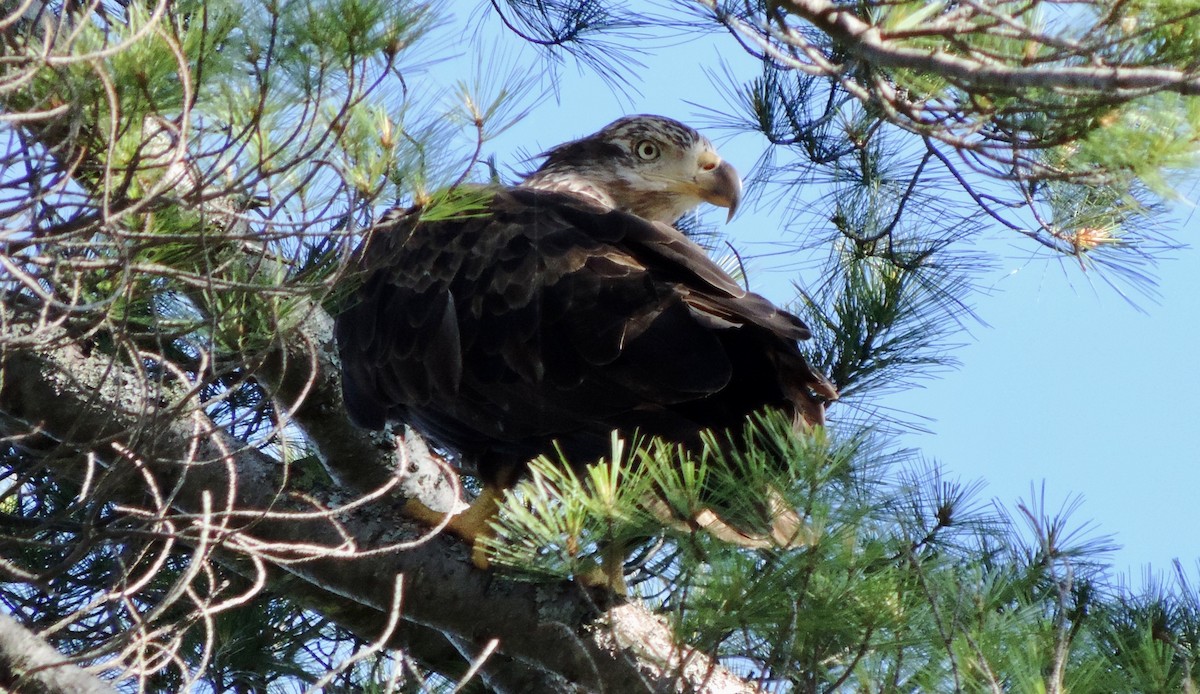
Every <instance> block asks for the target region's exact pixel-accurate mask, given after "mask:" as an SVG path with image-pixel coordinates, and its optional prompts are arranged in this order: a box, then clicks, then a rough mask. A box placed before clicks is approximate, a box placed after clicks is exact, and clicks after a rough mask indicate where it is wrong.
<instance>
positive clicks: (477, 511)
mask: <svg viewBox="0 0 1200 694" xmlns="http://www.w3.org/2000/svg"><path fill="white" fill-rule="evenodd" d="M503 495H504V490H503V489H501V488H500V487H497V486H493V485H490V484H485V485H484V486H483V491H482V492H480V494H479V496H478V497H477V498H476V499H475V501H473V502H471V505H470V506H468V507H467V508H466V509H465V510H463V511H461V512H459V513H456V514H454V515H453V516H452V517H451V518H450V522H449V523H447V524H446V528H445V529H446V530H448V531H450V532H451V533H454V534H455V535H457V536H458V537H460V538H462V539H463V540H466V541H467V542H468V543H470V545H471V563H472V564H474V565H475V566H476V567H478V568H480V569H486V568H488V567H489V566H490V565H491V562H490V561H489V560H488V558H487V552H486V551H485V550H484V548H483V540H484V539H485V538H488V537H491V536H492V535H494V534H495V531H494V530H492V526H491V522H492V520H493V519H495V517H496V514H497V512H498V511H499V509H500V499H501V498H502V497H503ZM404 515H406V516H408V517H409V518H412V519H413V520H415V521H417V522H419V523H424V524H425V525H429V526H433V527H437V526H438V525H441V524H442V522H443V521H445V519H446V514H445V513H443V512H441V511H434V510H433V509H431V508H429V507H428V506H426V505H425V504H423V503H421V502H420V501H418V500H416V499H409V500H408V501H407V502H406V503H405V504H404Z"/></svg>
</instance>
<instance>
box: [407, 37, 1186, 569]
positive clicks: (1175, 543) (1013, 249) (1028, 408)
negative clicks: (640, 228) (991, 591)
mask: <svg viewBox="0 0 1200 694" xmlns="http://www.w3.org/2000/svg"><path fill="white" fill-rule="evenodd" d="M464 19H465V18H464V17H459V18H457V20H456V21H459V22H461V21H463V20H464ZM494 24H495V21H494V20H490V21H487V22H486V23H485V27H486V28H485V30H483V31H481V32H480V33H479V34H478V36H477V37H476V38H479V37H482V39H481V41H482V45H484V46H491V45H493V41H492V39H490V38H489V37H494V36H495V33H494V29H495V27H494V26H492V25H494ZM442 31H443V33H444V34H445V36H446V37H447V39H446V40H451V39H453V40H454V41H460V40H459V39H458V38H457V37H458V36H461V34H460V33H459V32H461V24H458V26H454V24H453V23H451V24H450V25H447V26H446V27H444V29H443V30H442ZM438 37H439V35H437V34H435V36H434V38H435V40H437V39H438ZM445 45H447V46H450V47H448V48H446V49H445V50H446V51H447V55H449V56H450V59H449V60H448V61H447V62H445V63H444V64H442V65H439V66H437V67H435V68H434V69H432V70H431V71H430V73H429V74H428V75H427V80H428V85H429V87H430V88H435V89H436V88H437V86H438V85H439V84H440V86H441V88H443V89H446V90H450V89H452V86H453V85H452V84H451V82H452V81H453V80H454V79H458V78H461V75H462V74H463V71H464V70H466V71H467V74H470V72H471V71H472V70H474V69H475V68H474V67H473V65H474V61H475V58H474V57H473V56H477V55H479V54H480V53H479V52H478V51H480V50H481V49H480V48H479V44H468V43H462V42H461V41H460V42H458V43H448V44H445ZM496 45H505V46H506V48H505V49H504V51H502V52H500V53H493V52H491V49H490V48H485V49H482V52H483V53H484V54H488V53H491V57H492V59H493V60H496V61H497V62H498V63H500V64H510V65H523V66H525V68H526V69H528V67H529V66H530V65H537V63H536V62H535V61H534V60H531V59H530V55H531V54H530V53H528V52H517V51H516V50H513V49H512V48H511V44H496ZM453 50H463V51H464V53H463V55H462V56H459V57H455V56H454V54H453V53H450V51H453ZM722 59H724V61H726V62H727V63H728V64H729V65H730V66H731V67H732V69H733V71H734V73H735V74H738V75H741V76H743V77H747V76H753V74H755V72H756V70H757V68H756V64H755V63H754V62H753V61H751V60H749V59H747V58H746V57H745V56H744V55H743V54H741V53H740V50H739V49H738V48H737V46H736V44H735V43H734V42H732V41H731V40H730V39H729V38H728V37H727V36H714V37H710V38H708V39H704V40H701V41H696V42H691V43H688V44H679V45H674V46H667V47H664V48H662V49H659V50H655V51H654V52H652V53H648V54H646V55H643V56H640V60H641V62H642V63H643V64H644V66H645V67H644V68H643V69H642V70H640V71H639V72H640V74H641V75H643V79H642V80H641V81H640V82H634V83H633V84H632V87H633V88H634V89H636V90H637V91H636V92H633V91H629V92H627V93H624V94H622V93H620V92H617V91H614V90H613V89H612V87H611V86H610V85H609V84H607V83H606V82H604V81H603V80H601V79H600V78H598V77H597V76H596V75H594V74H592V73H590V72H588V71H587V70H578V69H577V68H576V67H575V66H574V65H572V64H571V63H567V64H566V65H564V66H562V69H561V77H562V79H561V80H560V82H559V88H558V89H557V93H556V94H554V93H551V94H550V95H549V96H548V97H547V98H546V99H544V100H543V101H541V102H540V103H539V104H538V105H536V106H534V107H533V108H532V109H531V110H530V111H529V114H528V115H527V116H526V117H525V118H523V119H522V120H521V121H520V122H519V123H517V124H516V125H515V126H514V127H513V128H511V129H510V130H508V131H507V132H505V133H504V134H503V135H502V136H500V137H497V138H496V139H494V140H493V141H491V142H489V143H488V144H487V146H486V147H485V149H484V153H485V156H486V155H488V154H494V155H495V156H496V159H497V162H498V163H499V164H500V165H501V166H502V167H504V166H508V167H513V168H516V169H518V170H521V169H526V168H528V165H526V164H523V163H522V162H521V161H519V158H520V157H521V156H522V155H525V154H532V153H536V152H540V151H542V150H544V149H546V148H548V147H550V146H552V145H554V144H557V143H559V142H563V141H565V140H568V139H572V138H575V137H579V136H582V135H586V134H589V133H591V132H594V131H595V130H598V129H599V128H600V127H602V126H603V125H605V124H607V123H608V122H610V121H611V120H613V119H615V118H618V117H620V116H622V115H627V114H630V113H657V114H661V115H666V116H671V117H674V118H678V119H680V120H683V121H685V122H688V123H691V124H693V125H701V124H703V123H705V122H706V120H708V119H710V118H711V117H710V116H708V115H707V114H706V113H705V107H715V108H718V109H724V110H726V111H728V110H730V108H729V107H728V105H727V104H726V103H725V101H724V97H722V96H721V94H720V93H719V91H718V90H717V89H716V88H715V87H714V86H713V83H712V81H711V79H710V77H709V76H708V75H709V73H712V74H720V73H721V71H722V70H723V68H722ZM485 72H489V71H486V70H485ZM490 72H492V73H493V74H505V71H504V70H503V69H499V70H491V71H490ZM540 87H541V88H543V89H545V88H547V87H549V80H548V75H547V76H544V77H543V83H542V84H541V85H540ZM708 134H709V135H710V136H713V138H714V140H716V141H717V143H718V148H719V150H720V151H721V154H722V155H723V156H724V158H725V159H727V160H729V161H730V162H732V163H733V164H734V165H735V166H736V167H738V170H739V171H740V172H742V175H743V176H748V175H749V174H751V173H752V172H751V168H752V165H753V164H754V162H755V161H756V160H757V159H758V157H759V156H760V154H761V153H762V151H763V150H764V149H765V148H766V147H767V146H768V145H767V144H766V142H765V140H763V139H762V138H761V137H755V136H753V135H742V136H738V137H734V138H732V139H726V138H724V137H722V135H723V133H720V132H715V131H709V132H708ZM1185 192H1188V193H1191V194H1192V195H1193V197H1194V195H1195V194H1196V193H1198V192H1200V189H1192V190H1190V191H1185ZM1177 212H1178V214H1177V215H1176V217H1175V219H1174V220H1173V221H1172V225H1171V226H1170V228H1171V229H1172V230H1173V231H1172V233H1173V234H1174V235H1175V237H1176V238H1177V239H1179V240H1180V241H1183V242H1188V241H1189V240H1190V238H1189V237H1190V234H1189V233H1188V231H1189V229H1188V227H1189V226H1195V220H1194V219H1193V220H1191V221H1190V223H1189V221H1188V219H1187V215H1189V214H1190V212H1191V210H1190V207H1189V206H1188V205H1186V204H1180V205H1178V207H1177ZM718 214H719V216H720V217H721V218H723V216H724V215H723V211H721V212H720V213H718V212H716V211H713V214H712V215H710V218H709V221H711V222H713V223H717V222H718V221H719V219H718V216H716V215H718ZM786 218H787V215H786V211H785V210H784V209H783V208H782V207H771V206H769V205H759V206H758V207H757V209H756V208H754V207H750V208H748V209H744V210H743V211H741V212H739V214H738V216H737V217H736V218H735V219H734V220H733V221H732V222H731V223H730V224H729V225H727V226H725V227H724V228H723V230H724V232H725V233H726V234H727V235H728V236H729V238H730V241H731V242H732V243H733V244H734V245H735V246H736V247H738V249H739V250H740V251H742V252H743V253H745V254H747V256H748V258H749V261H748V263H749V268H750V271H751V273H752V274H751V278H752V282H753V284H754V288H755V289H756V290H757V291H760V292H763V293H765V294H767V295H768V296H769V297H770V298H772V299H773V300H775V301H776V302H779V303H786V302H788V301H790V300H792V299H793V298H794V293H793V292H792V291H791V290H790V286H791V283H792V282H793V281H795V282H799V283H800V284H802V285H803V284H805V283H806V282H815V278H812V277H806V276H805V274H804V273H803V272H801V273H800V274H799V275H797V274H796V273H795V272H794V271H792V272H784V271H780V270H771V269H770V267H771V266H772V265H777V264H778V263H777V261H775V260H772V261H771V262H767V261H765V260H764V261H756V260H755V259H754V257H755V256H756V255H758V254H759V253H761V252H766V251H770V250H778V249H779V248H778V247H774V246H773V244H785V245H787V244H791V243H794V237H793V236H792V233H791V232H788V231H786V230H785V229H784V224H783V222H784V220H785V219H786ZM991 236H992V237H993V239H992V240H990V241H988V242H986V244H984V245H983V246H982V247H983V248H985V249H986V250H988V251H990V252H992V253H993V254H994V261H995V269H994V270H992V271H990V272H987V273H985V274H984V275H983V276H982V277H980V278H979V282H980V284H982V285H983V286H985V287H989V288H991V289H992V291H991V292H989V293H988V294H983V295H978V296H976V297H974V299H973V302H972V303H973V305H974V308H975V309H976V312H977V314H978V315H979V317H980V318H981V319H982V320H983V321H985V322H986V325H983V324H972V325H968V328H969V334H967V335H963V336H962V341H963V342H966V343H967V344H966V346H965V347H963V348H961V349H958V350H957V351H956V352H955V354H954V356H956V357H957V358H958V359H959V360H960V361H961V362H962V365H961V367H960V368H958V369H957V370H954V371H950V372H946V373H944V374H942V375H941V377H940V378H937V379H936V380H931V381H927V382H925V383H924V384H923V387H920V388H915V389H910V390H908V391H905V392H902V393H899V394H896V395H890V396H888V397H887V399H886V400H885V401H884V402H883V403H881V404H883V405H885V406H887V407H894V408H898V409H900V410H904V411H906V412H911V413H913V414H916V415H920V416H921V417H927V418H929V421H928V422H927V423H926V426H927V428H928V429H929V430H930V432H931V433H928V434H908V435H905V436H904V437H903V438H902V439H901V440H899V441H897V445H899V446H911V447H916V448H919V449H920V450H921V452H922V454H923V455H924V456H925V457H926V458H928V459H931V460H936V461H937V462H938V463H940V464H941V465H942V466H943V468H944V470H945V471H946V473H947V476H948V477H949V478H951V479H954V478H958V479H961V480H963V481H973V480H977V479H978V480H982V481H983V482H984V483H985V485H986V486H985V487H984V489H983V491H982V496H983V498H984V499H985V500H990V499H995V500H997V501H998V502H1000V503H1002V504H1004V505H1005V506H1006V507H1008V508H1010V509H1012V508H1015V505H1016V502H1017V501H1018V499H1026V500H1028V499H1030V496H1031V490H1033V489H1035V488H1036V489H1037V490H1039V491H1040V489H1041V488H1042V486H1043V484H1044V488H1045V491H1046V507H1047V509H1050V510H1053V509H1057V508H1058V507H1059V506H1060V505H1062V504H1063V503H1064V502H1066V501H1067V500H1069V499H1071V498H1073V497H1075V496H1079V497H1081V498H1082V501H1083V504H1082V507H1081V508H1080V509H1079V510H1078V511H1077V512H1076V514H1074V515H1073V516H1072V518H1073V519H1074V521H1075V523H1076V525H1078V524H1081V523H1085V522H1087V521H1089V520H1090V521H1094V523H1095V527H1096V529H1095V531H1094V532H1095V533H1096V534H1108V535H1112V536H1113V538H1114V539H1115V541H1116V542H1117V543H1118V544H1120V545H1121V546H1122V548H1121V549H1120V550H1119V551H1118V552H1116V553H1115V554H1114V555H1113V556H1112V560H1113V568H1114V569H1115V570H1116V571H1118V572H1122V573H1125V574H1127V575H1130V576H1131V577H1132V578H1133V579H1134V581H1135V582H1140V577H1141V576H1142V574H1143V572H1144V570H1145V568H1146V567H1147V566H1150V567H1152V568H1153V569H1154V570H1156V571H1166V570H1169V569H1170V562H1171V561H1172V560H1173V559H1176V558H1178V559H1179V560H1180V561H1182V563H1183V565H1184V567H1185V568H1186V569H1188V570H1189V571H1191V572H1192V573H1195V571H1196V570H1197V565H1196V562H1197V559H1198V558H1200V464H1198V463H1200V453H1198V452H1197V450H1196V439H1197V438H1200V427H1196V426H1195V425H1194V424H1193V421H1192V420H1193V418H1194V417H1195V416H1196V413H1198V412H1200V369H1198V368H1197V363H1196V358H1195V356H1194V354H1193V349H1194V347H1193V345H1194V344H1195V343H1196V342H1197V338H1198V334H1197V333H1198V331H1200V325H1197V323H1198V321H1197V316H1198V311H1197V309H1196V303H1195V302H1196V299H1195V298H1194V296H1195V295H1196V294H1198V293H1200V258H1197V255H1196V253H1195V252H1193V251H1191V250H1186V249H1185V250H1182V251H1179V252H1177V253H1175V254H1174V257H1173V259H1171V260H1168V261H1165V262H1163V263H1162V264H1161V265H1160V266H1159V267H1158V268H1157V274H1158V276H1159V279H1160V283H1159V289H1160V291H1161V298H1159V299H1158V300H1157V301H1152V300H1149V299H1143V300H1140V302H1139V304H1140V306H1141V309H1142V312H1139V311H1138V310H1136V309H1134V308H1133V307H1131V306H1130V305H1129V304H1128V303H1126V302H1125V301H1124V300H1122V299H1121V298H1120V297H1119V296H1118V295H1117V294H1116V293H1115V292H1114V291H1113V290H1112V289H1110V288H1109V287H1108V286H1107V285H1106V284H1105V282H1104V281H1103V280H1101V279H1099V278H1098V277H1096V276H1095V275H1094V273H1085V272H1082V271H1081V270H1080V269H1079V266H1078V265H1077V264H1075V263H1073V262H1072V261H1071V260H1070V259H1065V260H1058V259H1054V258H1050V257H1048V256H1047V255H1046V254H1045V253H1042V252H1040V251H1039V249H1037V248H1034V247H1032V244H1030V243H1029V242H1027V241H1024V240H1023V239H1021V238H1018V237H1016V236H1015V235H1013V236H1011V237H1008V236H1005V235H1004V234H1000V233H997V234H992V235H991Z"/></svg>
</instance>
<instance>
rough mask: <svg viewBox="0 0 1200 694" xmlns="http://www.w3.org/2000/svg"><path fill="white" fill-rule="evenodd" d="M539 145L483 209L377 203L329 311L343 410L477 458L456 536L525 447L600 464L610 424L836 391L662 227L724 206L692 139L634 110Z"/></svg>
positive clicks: (800, 419) (737, 414) (730, 196)
mask: <svg viewBox="0 0 1200 694" xmlns="http://www.w3.org/2000/svg"><path fill="white" fill-rule="evenodd" d="M543 156H544V157H545V161H544V163H543V164H542V165H541V167H540V168H538V169H537V170H536V171H535V172H534V173H532V174H531V175H529V176H528V177H527V178H526V179H525V180H524V181H523V182H521V183H520V184H518V185H516V186H511V187H502V188H497V189H495V190H494V192H493V191H489V192H488V194H487V195H488V196H490V197H487V198H486V203H485V205H484V208H483V209H482V211H480V210H475V211H473V212H471V213H469V214H463V215H461V216H452V217H451V218H448V219H446V218H438V219H422V210H421V209H419V208H412V209H409V210H404V211H396V212H393V213H391V214H390V215H389V216H388V217H387V218H386V219H385V221H384V223H382V224H380V225H378V226H376V227H375V228H374V229H373V231H372V233H371V234H370V235H369V236H368V238H367V239H366V240H365V241H364V242H363V244H362V245H361V246H360V247H359V248H358V249H357V250H356V251H355V253H356V258H355V262H356V263H357V264H358V266H359V269H360V270H361V271H362V275H361V276H362V277H364V278H365V279H364V280H363V283H362V284H361V286H360V287H358V288H357V289H356V290H355V291H354V293H353V295H352V296H351V298H350V300H349V301H348V303H347V307H346V308H345V310H344V311H342V312H341V314H340V315H339V316H338V318H337V323H336V336H337V341H338V345H339V349H340V353H341V362H342V377H343V389H344V394H345V403H346V408H347V410H348V411H349V414H350V416H351V417H352V418H353V419H354V421H356V422H357V423H358V424H360V425H362V426H365V427H368V428H371V429H380V428H383V427H384V426H385V425H386V424H387V423H389V422H400V423H404V424H407V425H410V426H412V427H413V428H415V429H416V430H417V431H419V432H421V433H422V434H423V435H424V436H426V437H427V438H428V439H431V440H432V441H434V442H435V443H436V444H438V445H439V446H441V447H443V448H444V449H446V450H448V451H451V452H452V453H453V454H454V455H455V456H457V457H458V458H459V459H460V460H461V461H462V462H463V463H465V464H467V465H470V466H472V467H474V469H475V470H476V471H477V473H478V475H479V476H480V478H481V480H482V482H483V484H484V492H483V494H482V495H481V497H480V498H479V500H477V502H476V503H475V504H474V505H473V507H472V509H470V510H468V511H467V512H465V513H464V514H462V515H461V516H460V517H459V518H456V519H455V522H453V523H452V524H451V526H450V528H451V529H452V530H454V531H455V532H457V533H458V534H459V535H461V536H463V537H465V538H467V539H468V540H470V541H474V540H475V539H477V538H478V536H479V535H480V534H481V533H482V532H486V530H485V529H484V528H485V524H486V522H487V520H488V519H489V518H490V517H491V516H492V515H493V514H494V511H495V504H496V501H497V499H498V497H499V495H500V493H501V492H502V491H503V490H504V489H506V488H508V487H510V486H512V485H513V484H514V483H515V481H516V480H517V479H518V478H519V476H520V474H521V472H522V471H523V470H524V468H525V467H526V466H527V464H528V462H529V461H530V460H531V459H533V458H535V457H537V456H539V455H542V454H548V455H550V456H551V457H552V458H554V459H558V458H559V456H560V454H561V456H562V457H563V458H565V459H566V460H569V461H572V463H573V464H586V463H590V462H595V461H596V460H597V459H599V458H600V457H602V456H604V455H606V454H607V453H608V452H609V450H610V445H611V444H610V441H611V434H612V432H613V430H616V431H618V432H620V433H621V434H623V435H631V434H633V433H634V432H638V433H640V434H642V435H652V436H658V437H662V438H665V439H667V440H669V441H673V442H678V443H680V444H683V445H684V446H691V447H695V446H697V445H698V444H699V443H700V432H701V431H703V430H706V429H713V430H724V429H730V428H741V427H742V426H743V425H744V423H745V419H746V416H747V415H748V414H750V413H752V412H755V411H756V410H760V409H762V408H764V407H775V408H779V409H782V410H784V411H786V412H788V413H790V414H791V415H792V416H793V418H794V421H795V422H796V425H797V426H805V425H806V424H807V425H815V424H820V423H822V422H823V421H824V404H825V402H826V401H829V400H832V399H835V398H836V397H837V391H836V390H835V389H834V387H833V386H832V385H831V384H830V382H829V381H828V380H827V379H826V378H825V377H824V376H822V375H821V374H820V373H819V372H817V371H816V370H814V369H813V368H812V367H811V366H810V365H809V364H808V362H807V361H806V360H805V358H804V357H803V356H802V354H801V352H800V350H799V348H798V346H797V342H798V341H800V340H805V339H807V338H809V337H810V333H809V329H808V327H807V326H805V324H804V323H803V322H801V321H800V319H799V318H797V317H795V316H794V315H792V314H790V313H788V312H786V311H783V310H781V309H779V308H778V307H776V306H774V305H773V304H772V303H771V302H769V301H767V300H766V299H764V298H763V297H761V296H759V295H757V294H753V293H750V292H748V291H746V290H744V289H743V288H741V287H740V286H739V285H738V284H737V282H735V281H734V280H733V279H732V278H731V277H730V276H729V275H728V274H726V273H725V272H724V271H722V270H721V268H720V267H718V266H717V265H716V264H715V263H714V262H712V261H711V260H710V259H709V258H708V256H707V255H706V254H705V252H704V250H703V249H701V248H700V246H698V245H696V244H695V243H694V242H692V241H691V240H689V239H688V238H687V237H686V236H685V235H684V234H682V233H681V232H680V231H679V230H677V229H676V228H675V227H673V226H672V224H673V223H674V222H676V221H677V220H678V219H679V218H680V217H681V216H682V215H684V214H685V213H687V212H688V211H690V210H692V209H694V208H695V207H697V206H698V205H699V204H700V203H702V202H708V203H711V204H713V205H717V206H721V207H726V208H728V209H729V216H730V218H732V216H733V213H734V211H735V210H736V209H737V205H738V201H739V199H740V197H741V181H740V179H739V178H738V175H737V172H736V171H735V170H734V169H733V167H732V166H730V165H729V164H728V163H727V162H724V161H722V160H721V158H720V157H719V156H718V155H717V152H716V150H715V149H714V148H713V145H712V143H711V142H709V140H708V139H707V138H705V137H703V136H702V135H700V134H699V133H698V132H696V131H695V130H693V129H692V128H690V127H688V126H686V125H683V124H682V123H679V122H677V121H674V120H671V119H668V118H663V117H659V116H649V115H639V116H630V117H626V118H622V119H620V120H617V121H616V122H614V123H611V124H610V125H608V126H606V127H605V128H603V129H602V130H600V131H599V132H597V133H595V134H593V135H590V136H588V137H584V138H582V139H579V140H575V141H572V142H568V143H565V144H562V145H559V146H557V147H554V148H553V149H551V150H549V151H548V152H546V153H545V154H544V155H543ZM410 511H411V512H412V515H414V516H417V517H418V518H419V519H422V520H426V521H427V522H431V523H433V522H437V521H439V520H441V514H436V513H434V512H432V511H428V512H426V511H422V510H421V509H420V507H419V505H416V506H412V505H410ZM475 558H476V562H477V563H480V564H483V563H485V561H484V560H483V559H482V558H481V555H480V554H479V553H478V552H477V553H476V554H475Z"/></svg>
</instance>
